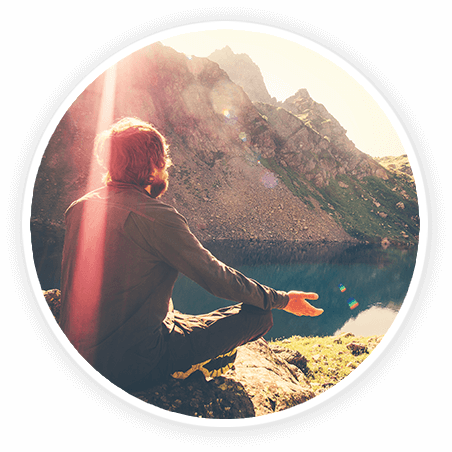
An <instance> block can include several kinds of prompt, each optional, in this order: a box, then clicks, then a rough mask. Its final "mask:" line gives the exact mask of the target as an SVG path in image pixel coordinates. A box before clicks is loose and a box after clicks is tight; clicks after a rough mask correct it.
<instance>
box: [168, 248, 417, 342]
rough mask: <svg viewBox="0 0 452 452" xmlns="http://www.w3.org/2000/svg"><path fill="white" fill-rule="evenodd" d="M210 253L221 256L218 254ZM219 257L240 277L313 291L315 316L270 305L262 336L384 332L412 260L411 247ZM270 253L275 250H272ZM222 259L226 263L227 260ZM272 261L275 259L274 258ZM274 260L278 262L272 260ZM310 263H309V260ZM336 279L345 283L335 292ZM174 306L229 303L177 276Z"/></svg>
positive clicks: (192, 310)
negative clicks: (270, 320) (292, 258)
mask: <svg viewBox="0 0 452 452" xmlns="http://www.w3.org/2000/svg"><path fill="white" fill-rule="evenodd" d="M214 254H215V255H216V256H217V257H218V258H220V259H221V256H219V255H218V254H221V252H219V253H215V252H214ZM226 254H227V256H228V257H227V258H226V259H221V260H223V261H224V262H225V263H227V264H229V265H231V264H232V263H234V264H235V265H234V267H235V268H236V269H237V270H239V271H241V272H242V273H243V274H245V275H246V276H248V277H250V278H252V279H255V280H257V281H259V282H260V283H262V284H265V285H268V286H270V287H273V288H275V289H280V290H286V291H289V290H302V291H305V292H316V293H318V294H319V299H318V300H316V301H314V302H312V304H314V305H315V306H316V307H319V308H322V309H324V313H323V314H322V315H320V316H319V317H314V318H310V317H297V316H294V315H292V314H289V313H287V312H284V311H279V310H274V311H273V314H274V325H273V328H272V329H271V330H270V331H269V333H267V335H266V336H265V338H266V339H267V340H270V339H276V338H283V337H290V336H293V335H300V336H330V335H334V334H337V333H339V332H343V331H349V332H351V333H354V334H356V335H363V336H367V335H380V334H385V333H386V331H387V330H388V328H389V327H390V326H391V324H392V322H393V320H394V319H395V317H396V316H397V313H398V312H399V310H400V307H401V306H402V303H403V301H404V299H405V296H406V294H407V291H408V287H409V284H410V281H411V277H412V274H413V271H414V267H415V263H416V254H417V250H416V249H407V250H399V249H391V248H388V249H386V250H384V249H382V248H372V247H351V248H348V249H345V250H344V249H343V248H341V249H339V250H336V252H330V250H327V251H325V249H323V250H322V251H321V252H320V251H319V253H315V251H313V250H310V251H309V252H308V253H306V254H303V253H300V256H304V257H300V258H299V259H297V260H298V262H285V261H287V259H272V263H270V262H267V263H263V261H264V262H265V259H262V257H260V258H259V257H256V261H257V262H258V263H257V264H255V265H253V264H252V263H250V262H251V261H252V260H253V259H252V257H250V256H248V258H247V259H243V258H241V259H240V260H241V261H242V262H243V261H244V262H246V265H245V264H242V265H241V264H240V262H233V261H234V259H233V257H234V252H229V253H226ZM273 256H275V254H273ZM276 256H277V254H276ZM228 259H229V260H230V262H228ZM274 261H276V262H274ZM278 261H279V262H278ZM310 262H314V263H310ZM339 284H343V285H344V286H345V288H346V290H345V292H341V291H340V289H339V287H338V286H339ZM349 298H354V299H356V301H357V302H358V303H359V306H358V307H356V308H355V309H353V310H351V309H350V308H349V304H348V302H347V300H348V299H349ZM173 302H174V306H175V308H176V309H178V310H179V311H181V312H185V313H188V314H201V313H204V312H210V311H212V310H214V309H216V308H218V307H220V306H227V305H229V304H231V303H230V302H228V301H225V300H221V299H218V298H216V297H214V296H212V295H210V294H209V293H207V292H206V291H205V290H203V289H202V288H201V287H199V286H198V285H197V284H195V283H193V282H192V281H191V280H189V279H188V278H187V277H185V276H183V275H180V276H179V278H178V280H177V282H176V285H175V288H174V291H173Z"/></svg>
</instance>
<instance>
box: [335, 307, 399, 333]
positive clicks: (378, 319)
mask: <svg viewBox="0 0 452 452" xmlns="http://www.w3.org/2000/svg"><path fill="white" fill-rule="evenodd" d="M398 312H399V311H398V309H397V310H393V309H390V308H383V307H380V306H372V307H371V308H369V309H367V310H366V311H363V312H361V313H360V314H359V315H358V317H356V318H352V319H350V320H347V322H345V324H344V326H343V327H342V328H340V329H338V330H337V331H336V332H335V333H334V334H335V335H337V334H341V333H345V332H349V333H353V334H354V335H355V336H379V335H382V334H385V333H386V331H388V329H389V327H390V326H391V325H392V322H393V321H394V319H395V318H396V317H397V313H398Z"/></svg>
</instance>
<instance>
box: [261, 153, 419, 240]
mask: <svg viewBox="0 0 452 452" xmlns="http://www.w3.org/2000/svg"><path fill="white" fill-rule="evenodd" d="M261 163H262V164H263V165H264V166H265V167H266V168H268V169H269V170H270V171H273V172H274V173H276V174H277V175H278V176H279V177H280V179H281V180H282V181H283V183H284V184H285V185H286V186H287V187H288V188H289V190H291V191H292V193H293V194H294V195H295V196H298V197H299V198H301V199H302V200H303V201H304V202H306V203H307V204H308V205H310V206H312V203H311V202H310V198H314V199H316V200H317V201H318V202H319V203H320V206H321V208H322V209H324V210H325V211H326V212H328V214H330V215H331V216H332V218H333V219H335V221H336V222H338V223H340V224H341V225H342V227H343V228H344V230H345V231H346V232H347V233H348V234H350V235H351V236H352V237H355V238H357V239H358V240H362V241H369V242H380V241H381V239H382V238H384V237H388V238H389V240H390V241H392V242H394V243H404V244H408V243H411V244H415V243H417V241H418V239H417V236H418V235H419V226H418V220H417V219H416V218H417V216H418V214H419V211H418V205H417V195H416V191H415V188H414V186H413V184H412V183H411V182H410V181H409V180H408V179H407V178H405V177H403V176H402V175H400V174H395V173H392V174H391V177H390V179H389V180H386V181H385V180H383V179H379V178H378V177H373V176H370V177H365V178H364V179H363V180H358V179H357V178H354V177H350V176H347V175H338V176H337V178H336V179H330V181H329V184H328V185H327V186H325V187H322V188H319V187H316V186H315V185H314V184H312V183H311V182H310V181H308V180H306V179H305V178H304V177H303V176H302V175H300V174H297V173H296V172H295V171H293V170H292V169H291V168H284V167H282V166H280V165H279V164H278V163H277V162H276V161H275V160H272V159H261ZM400 202H402V203H403V204H404V208H403V209H401V208H399V207H397V204H398V203H400ZM380 212H381V213H382V214H385V215H386V217H384V218H383V217H382V216H380Z"/></svg>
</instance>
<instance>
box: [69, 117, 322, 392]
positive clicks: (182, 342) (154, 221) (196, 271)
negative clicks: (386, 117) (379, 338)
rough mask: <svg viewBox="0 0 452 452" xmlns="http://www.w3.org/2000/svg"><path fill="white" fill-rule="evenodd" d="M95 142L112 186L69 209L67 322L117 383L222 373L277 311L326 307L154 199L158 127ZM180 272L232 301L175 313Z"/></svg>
mask: <svg viewBox="0 0 452 452" xmlns="http://www.w3.org/2000/svg"><path fill="white" fill-rule="evenodd" d="M96 147H97V153H98V156H99V157H100V158H101V159H102V161H103V163H104V165H105V166H106V169H107V171H108V172H107V174H106V177H105V186H103V187H102V188H99V189H97V190H94V191H92V192H90V193H88V194H87V195H85V196H83V197H82V198H80V199H79V200H77V201H75V202H74V203H72V204H71V206H70V207H69V208H68V210H67V211H66V216H65V221H66V235H65V243H64V250H63V260H62V276H61V294H62V296H61V298H62V307H61V317H60V326H61V328H62V329H63V331H64V333H65V334H66V335H67V337H68V339H69V340H70V341H71V343H72V344H73V345H74V347H75V348H76V349H77V350H78V352H79V353H80V354H81V355H82V356H83V357H84V358H85V359H86V360H87V361H88V362H89V363H90V364H91V365H92V366H93V367H94V368H95V369H96V370H97V371H98V372H99V373H100V374H102V375H103V376H104V377H106V378H108V379H109V380H110V381H111V382H112V383H114V384H115V385H117V386H119V387H120V388H122V389H124V390H126V391H129V392H130V391H133V390H139V389H144V388H147V387H150V386H152V385H155V384H157V383H160V382H162V381H164V380H165V379H167V378H171V377H173V378H186V377H188V376H189V375H190V374H191V373H193V372H194V371H196V370H199V371H201V372H203V373H204V375H206V376H217V375H220V374H221V373H222V372H225V371H226V370H227V369H229V368H230V367H231V366H232V363H233V362H234V359H235V355H236V347H238V346H240V345H243V344H246V343H247V342H250V341H253V340H256V339H258V338H260V337H262V336H263V335H265V334H266V333H267V332H268V331H269V329H270V328H271V327H272V324H273V318H272V309H284V310H285V311H288V312H291V313H293V314H295V315H307V316H317V315H320V314H321V313H322V312H323V310H322V309H316V308H314V307H313V306H311V305H310V304H309V303H308V302H307V301H306V299H309V300H315V299H317V298H318V295H317V294H315V293H312V292H311V293H304V292H298V291H291V292H284V291H279V290H274V289H272V288H270V287H266V286H264V285H262V284H259V283H258V282H256V281H254V280H252V279H249V278H247V277H246V276H244V275H243V274H241V273H240V272H238V271H237V270H235V269H233V268H231V267H229V266H227V265H225V264H224V263H222V262H220V261H219V260H217V259H216V258H215V257H214V256H213V255H212V254H211V253H210V252H209V251H207V250H206V249H205V248H204V247H203V246H202V245H201V244H200V242H199V241H198V240H197V239H196V237H195V236H194V235H193V234H192V233H191V232H190V229H189V227H188V225H187V221H186V220H185V219H184V218H183V217H182V216H181V215H180V214H179V213H178V212H177V211H176V210H175V209H174V208H173V207H171V206H169V205H167V204H165V203H163V202H162V201H161V200H159V197H160V196H161V195H162V194H163V193H165V190H166V189H167V185H168V172H167V169H168V167H169V166H170V165H171V160H170V157H169V153H168V146H167V144H166V141H165V138H164V137H163V136H162V135H161V134H160V133H159V132H158V131H157V130H156V129H155V128H154V127H153V126H152V125H150V124H148V123H145V122H143V121H140V120H138V119H134V118H125V119H122V120H120V121H118V122H117V123H115V124H113V125H112V126H111V127H110V129H108V130H106V131H104V132H103V133H101V134H100V135H99V136H98V137H97V138H96ZM178 272H181V273H183V274H184V275H186V276H187V277H189V278H191V279H192V280H193V281H195V282H196V283H198V284H199V285H200V286H202V287H203V288H204V289H205V290H207V291H208V292H210V293H211V294H213V295H215V296H218V297H220V298H223V299H227V300H231V301H232V302H234V304H233V305H232V306H229V307H226V308H222V309H218V310H216V311H214V312H211V313H209V314H205V315H196V316H194V315H185V314H182V313H180V312H178V311H176V310H174V309H173V305H172V300H171V294H172V290H173V287H174V284H175V282H176V279H177V275H178Z"/></svg>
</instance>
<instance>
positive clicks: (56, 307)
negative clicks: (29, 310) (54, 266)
mask: <svg viewBox="0 0 452 452" xmlns="http://www.w3.org/2000/svg"><path fill="white" fill-rule="evenodd" d="M42 293H43V295H44V298H45V299H46V302H47V304H48V305H49V308H50V310H51V311H52V314H53V316H54V317H55V320H56V321H57V322H58V319H59V317H60V309H61V292H60V291H59V290H58V289H52V290H43V291H42Z"/></svg>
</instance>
